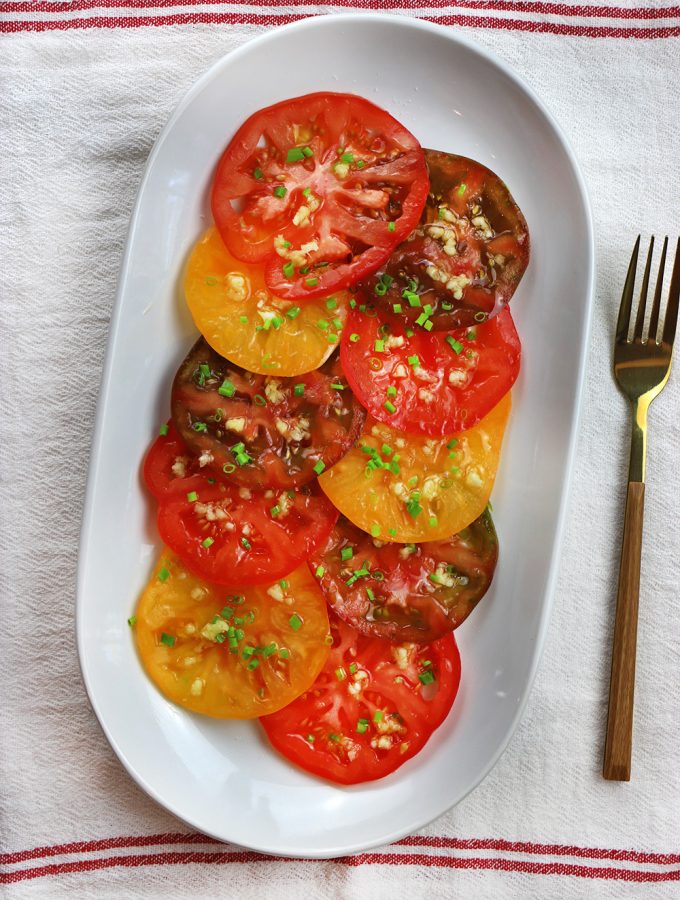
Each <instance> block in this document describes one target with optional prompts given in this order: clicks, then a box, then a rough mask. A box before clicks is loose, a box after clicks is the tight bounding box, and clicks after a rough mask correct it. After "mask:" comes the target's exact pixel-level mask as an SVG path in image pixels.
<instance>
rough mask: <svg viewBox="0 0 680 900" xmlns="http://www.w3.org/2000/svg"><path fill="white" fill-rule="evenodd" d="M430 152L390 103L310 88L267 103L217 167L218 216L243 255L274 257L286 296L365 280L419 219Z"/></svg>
mask: <svg viewBox="0 0 680 900" xmlns="http://www.w3.org/2000/svg"><path fill="white" fill-rule="evenodd" d="M427 190H428V178H427V169H426V167H425V156H424V154H423V151H422V148H421V146H420V144H419V143H418V141H417V140H416V139H415V137H414V136H413V135H412V134H411V133H410V131H408V130H407V129H406V128H404V126H403V125H401V124H400V123H399V122H397V120H396V119H394V118H393V117H392V116H391V115H390V114H389V113H387V112H385V110H383V109H380V108H379V107H378V106H375V104H373V103H370V102H369V101H368V100H364V99H362V98H361V97H355V96H353V95H351V94H333V93H319V94H308V95H307V96H304V97H296V98H294V99H292V100H285V101H283V102H282V103H277V104H275V105H274V106H269V107H267V108H266V109H261V110H259V112H256V113H254V115H252V116H251V117H250V118H249V119H247V120H246V121H245V122H244V123H243V125H242V126H241V127H240V128H239V130H238V131H237V132H236V134H235V135H234V137H233V139H232V141H231V143H230V144H229V146H228V147H227V149H226V150H225V151H224V154H223V156H222V158H221V160H220V162H219V165H218V167H217V172H216V175H215V182H214V185H213V191H212V210H213V215H214V217H215V222H216V224H217V227H218V229H219V230H220V233H221V235H222V238H223V240H224V242H225V244H226V245H227V247H228V248H229V250H230V251H231V252H232V253H233V254H234V256H236V257H237V258H238V259H241V260H245V261H246V262H261V263H264V264H265V278H266V281H267V285H268V286H269V288H270V289H271V290H272V291H273V292H274V293H275V294H276V295H277V296H278V297H282V298H284V299H286V300H300V299H302V300H304V299H306V298H312V297H323V296H326V295H327V294H330V293H333V291H337V290H340V289H341V288H345V287H349V286H350V285H352V284H355V283H356V282H357V281H358V280H359V279H360V278H365V277H367V276H368V275H370V274H371V272H373V271H375V269H377V268H378V266H380V265H381V264H382V263H384V262H385V260H386V259H387V257H388V256H389V255H390V253H391V252H392V250H393V249H394V248H395V247H396V246H397V244H398V243H399V242H400V241H402V240H403V239H404V238H405V237H406V236H407V235H408V234H409V232H410V231H411V229H412V228H414V227H415V225H416V224H417V223H418V220H419V218H420V215H421V213H422V211H423V207H424V205H425V199H426V197H427Z"/></svg>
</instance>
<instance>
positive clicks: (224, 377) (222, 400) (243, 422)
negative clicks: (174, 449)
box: [172, 339, 366, 488]
mask: <svg viewBox="0 0 680 900" xmlns="http://www.w3.org/2000/svg"><path fill="white" fill-rule="evenodd" d="M365 415H366V414H365V412H364V410H363V408H362V406H361V404H360V403H359V402H358V401H357V399H356V398H355V397H354V394H353V393H352V391H351V390H350V389H349V387H348V385H347V380H346V379H345V377H344V375H343V373H342V368H341V366H340V361H339V360H338V359H337V357H334V358H332V359H329V360H328V361H327V362H326V363H324V365H323V366H321V368H320V369H317V370H316V371H314V372H307V373H305V374H304V375H298V376H295V377H292V378H277V377H274V376H268V375H255V374H254V373H252V372H248V371H246V370H244V369H241V368H240V367H239V366H236V365H234V364H233V363H230V362H229V361H228V360H226V359H224V358H223V357H221V356H219V355H218V354H217V353H215V351H214V350H213V349H212V348H211V347H210V346H209V345H208V344H207V343H206V341H204V340H203V339H201V340H199V341H198V343H197V344H196V345H195V346H194V348H193V349H192V350H191V352H190V353H189V355H188V356H187V358H186V359H185V360H184V362H183V363H182V365H181V367H180V369H179V371H178V372H177V375H176V376H175V381H174V384H173V387H172V419H173V422H174V424H175V427H176V428H177V431H178V432H179V434H180V435H181V436H182V438H183V439H184V441H186V443H187V445H188V447H189V448H190V449H191V451H192V452H193V453H194V454H195V455H196V456H197V457H199V459H200V460H202V461H203V462H204V463H205V465H206V466H207V467H208V468H209V469H211V470H215V471H218V472H225V473H227V474H228V475H229V477H230V479H231V481H233V482H235V483H236V484H240V485H243V486H245V487H254V488H291V487H300V486H302V485H304V484H307V483H309V482H310V481H312V480H314V479H315V478H316V477H317V476H318V475H319V474H321V472H323V471H324V470H326V469H329V468H330V467H331V466H333V465H334V464H335V463H336V462H337V461H338V460H339V459H341V458H342V456H343V455H344V454H345V453H346V452H347V451H348V450H349V449H350V447H351V446H352V444H353V443H354V441H355V440H356V438H357V436H358V435H359V433H360V431H361V428H362V426H363V423H364V419H365Z"/></svg>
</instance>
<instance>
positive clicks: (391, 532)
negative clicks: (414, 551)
mask: <svg viewBox="0 0 680 900" xmlns="http://www.w3.org/2000/svg"><path fill="white" fill-rule="evenodd" d="M387 533H388V534H389V536H390V537H396V536H397V529H396V528H388V529H387Z"/></svg>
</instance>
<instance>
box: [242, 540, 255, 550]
mask: <svg viewBox="0 0 680 900" xmlns="http://www.w3.org/2000/svg"><path fill="white" fill-rule="evenodd" d="M241 546H242V547H245V549H246V550H250V548H251V547H252V546H253V545H252V544H251V543H250V541H249V540H248V539H247V538H244V537H242V538H241Z"/></svg>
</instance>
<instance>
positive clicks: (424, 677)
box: [418, 669, 434, 684]
mask: <svg viewBox="0 0 680 900" xmlns="http://www.w3.org/2000/svg"><path fill="white" fill-rule="evenodd" d="M418 678H419V679H420V682H421V684H432V683H433V682H434V673H433V672H430V670H429V669H428V671H427V672H421V673H420V675H418Z"/></svg>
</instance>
